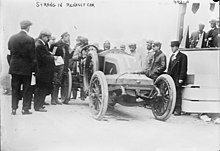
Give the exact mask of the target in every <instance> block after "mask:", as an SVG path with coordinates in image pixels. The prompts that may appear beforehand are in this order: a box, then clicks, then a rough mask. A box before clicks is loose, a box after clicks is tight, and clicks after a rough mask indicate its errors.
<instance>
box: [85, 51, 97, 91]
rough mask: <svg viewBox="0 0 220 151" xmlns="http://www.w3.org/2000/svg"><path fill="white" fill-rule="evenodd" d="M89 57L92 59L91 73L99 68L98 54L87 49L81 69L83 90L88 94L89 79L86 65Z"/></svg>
mask: <svg viewBox="0 0 220 151" xmlns="http://www.w3.org/2000/svg"><path fill="white" fill-rule="evenodd" d="M90 59H92V61H93V73H94V72H95V71H98V70H99V58H98V54H97V52H96V51H94V50H91V51H89V53H88V55H87V57H86V61H85V66H84V69H83V86H84V91H85V93H86V94H88V91H89V86H90V80H91V79H90V80H89V79H88V74H87V70H86V69H87V66H88V64H89V62H90Z"/></svg>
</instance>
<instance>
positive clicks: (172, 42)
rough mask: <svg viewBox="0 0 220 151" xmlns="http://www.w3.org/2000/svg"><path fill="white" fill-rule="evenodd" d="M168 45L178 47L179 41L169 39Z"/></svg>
mask: <svg viewBox="0 0 220 151" xmlns="http://www.w3.org/2000/svg"><path fill="white" fill-rule="evenodd" d="M170 46H171V47H174V46H176V47H179V46H180V42H179V41H171V43H170Z"/></svg>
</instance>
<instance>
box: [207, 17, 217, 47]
mask: <svg viewBox="0 0 220 151" xmlns="http://www.w3.org/2000/svg"><path fill="white" fill-rule="evenodd" d="M216 22H217V21H216V20H215V19H212V20H210V21H209V23H210V26H211V28H212V29H210V30H209V31H208V33H207V39H208V42H207V46H208V47H219V46H220V44H219V42H218V28H217V26H216Z"/></svg>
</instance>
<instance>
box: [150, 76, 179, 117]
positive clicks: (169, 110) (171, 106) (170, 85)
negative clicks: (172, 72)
mask: <svg viewBox="0 0 220 151" xmlns="http://www.w3.org/2000/svg"><path fill="white" fill-rule="evenodd" d="M160 80H163V81H165V83H166V84H167V86H168V91H169V97H170V100H169V103H168V107H167V109H166V110H165V113H164V114H163V115H158V114H157V112H156V111H155V109H154V105H152V112H153V115H154V116H155V118H156V119H157V120H160V121H166V120H167V119H168V118H169V117H170V116H171V114H172V113H173V110H174V107H175V104H176V87H175V83H174V81H173V79H172V77H171V76H169V75H168V74H162V75H160V76H159V77H158V78H157V79H156V81H155V83H154V84H155V85H157V83H158V82H159V81H160Z"/></svg>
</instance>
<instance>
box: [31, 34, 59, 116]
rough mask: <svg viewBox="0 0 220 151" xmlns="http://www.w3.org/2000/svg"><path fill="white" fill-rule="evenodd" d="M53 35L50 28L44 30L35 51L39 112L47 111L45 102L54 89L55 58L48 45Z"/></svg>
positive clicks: (37, 107) (37, 105)
mask: <svg viewBox="0 0 220 151" xmlns="http://www.w3.org/2000/svg"><path fill="white" fill-rule="evenodd" d="M50 37H51V33H50V32H49V31H48V30H42V31H41V32H40V35H39V37H38V40H37V41H36V43H35V45H36V48H35V51H36V56H37V72H36V87H37V88H36V89H37V90H36V97H35V100H34V109H35V111H39V112H47V110H46V109H44V106H43V105H44V102H45V98H46V96H47V95H49V94H50V93H51V91H52V87H53V85H52V78H53V73H54V66H55V62H54V61H55V59H56V57H55V56H53V55H52V53H51V52H50V51H49V48H48V46H47V42H48V41H49V39H50Z"/></svg>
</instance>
